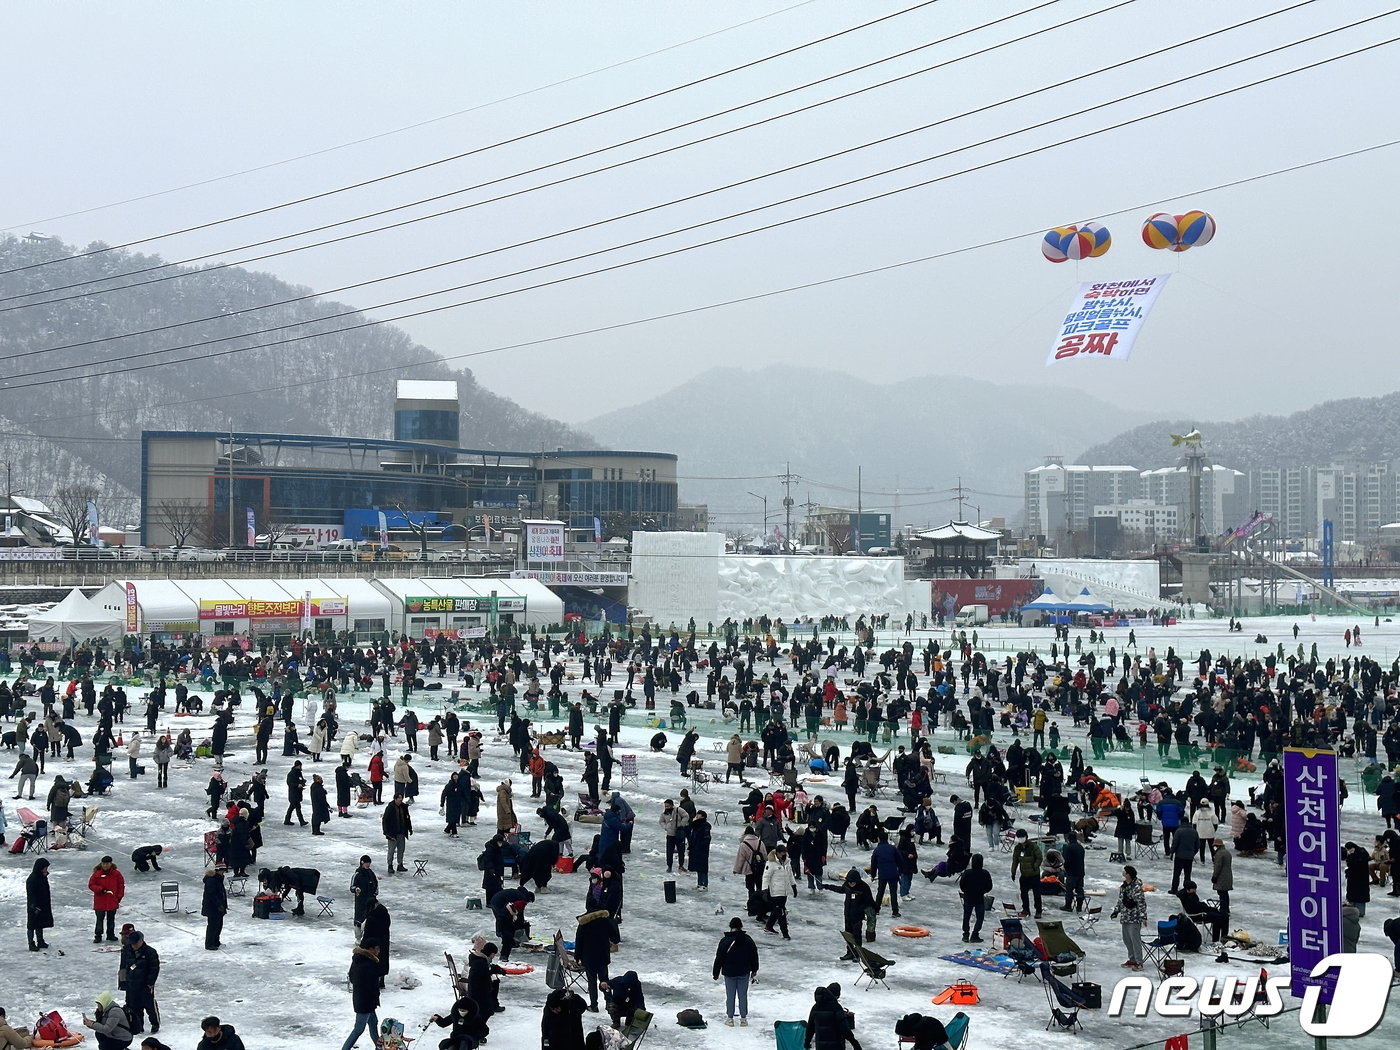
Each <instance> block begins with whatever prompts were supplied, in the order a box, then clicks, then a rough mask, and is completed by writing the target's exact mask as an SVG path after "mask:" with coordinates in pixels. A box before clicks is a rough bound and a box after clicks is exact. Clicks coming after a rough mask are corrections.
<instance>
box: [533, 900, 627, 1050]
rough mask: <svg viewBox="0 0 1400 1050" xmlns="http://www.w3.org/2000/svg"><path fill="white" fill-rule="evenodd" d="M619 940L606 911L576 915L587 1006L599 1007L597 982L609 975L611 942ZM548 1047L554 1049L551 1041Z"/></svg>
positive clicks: (577, 947) (578, 955) (576, 950)
mask: <svg viewBox="0 0 1400 1050" xmlns="http://www.w3.org/2000/svg"><path fill="white" fill-rule="evenodd" d="M621 940H622V935H621V934H619V933H618V932H617V923H615V922H613V920H612V916H611V915H609V914H608V913H607V912H606V911H603V910H602V909H599V910H598V911H590V912H586V913H585V914H583V915H580V916H579V918H578V931H577V932H576V933H575V934H574V958H575V959H577V960H578V964H579V965H580V966H582V967H583V970H584V972H585V973H586V974H588V1002H589V1006H588V1008H589V1009H590V1010H593V1011H595V1012H596V1011H597V1009H598V982H599V981H607V979H608V961H609V958H610V956H611V954H612V946H613V945H614V944H617V943H619V942H620V941H621ZM550 1050H555V1048H554V1044H552V1043H551V1044H550Z"/></svg>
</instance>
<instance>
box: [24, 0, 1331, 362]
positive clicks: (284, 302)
mask: <svg viewBox="0 0 1400 1050" xmlns="http://www.w3.org/2000/svg"><path fill="white" fill-rule="evenodd" d="M1131 2H1133V0H1121V2H1119V3H1117V4H1113V5H1111V6H1109V7H1106V8H1101V9H1099V10H1098V11H1094V12H1090V13H1089V14H1088V15H1081V16H1078V17H1076V18H1073V19H1070V20H1069V21H1068V22H1062V23H1059V24H1057V25H1055V26H1051V27H1048V29H1047V30H1037V31H1036V32H1033V33H1027V34H1024V35H1022V36H1020V37H1014V38H1012V39H1010V40H1006V41H1002V42H1001V43H998V44H994V45H991V46H989V47H987V48H983V49H982V50H980V51H976V52H972V53H971V54H969V55H965V56H960V57H959V58H956V59H951V60H948V61H945V62H941V63H937V64H935V65H933V66H928V67H925V68H924V69H921V70H915V71H914V72H912V73H909V74H904V75H902V76H899V77H895V78H892V79H890V80H886V81H883V82H881V83H878V84H874V85H870V86H868V87H865V88H860V89H858V90H856V91H853V92H848V93H847V94H845V95H841V96H837V98H836V99H829V100H825V101H823V102H817V103H813V104H812V105H810V106H806V107H801V108H799V109H795V110H789V111H787V112H785V113H780V114H777V115H775V116H772V117H768V118H764V119H763V120H759V121H755V122H753V123H750V124H747V125H742V126H740V127H738V128H732V129H730V130H728V131H724V132H718V133H716V134H714V135H711V136H708V137H706V138H702V139H698V140H692V141H691V142H689V143H681V144H678V145H676V146H672V147H668V148H666V149H663V150H660V151H657V152H656V153H652V154H646V155H643V156H641V157H637V158H633V159H632V160H628V161H621V162H618V163H616V164H613V165H609V166H607V167H604V168H596V169H594V170H593V171H590V172H583V173H580V174H579V175H578V176H570V177H568V178H564V179H559V180H555V181H554V182H547V183H543V184H541V185H539V186H534V187H528V188H526V189H522V190H516V191H514V192H512V193H507V194H504V195H502V196H499V197H493V198H489V199H487V200H484V201H478V202H474V203H472V204H468V205H462V206H461V207H459V208H453V209H449V210H448V211H445V212H437V213H434V214H432V215H427V216H420V217H418V218H414V219H409V220H405V221H404V222H400V223H395V224H393V226H390V227H379V228H377V229H374V230H366V231H360V232H358V233H353V234H347V235H344V236H342V237H337V238H333V239H332V240H329V241H321V242H317V243H315V244H311V245H304V246H302V247H300V248H290V249H286V250H284V251H279V252H271V253H268V254H267V255H262V256H257V257H254V258H251V259H243V260H239V261H237V262H229V263H220V264H218V265H216V266H209V267H205V268H204V269H201V270H192V271H187V272H185V273H178V274H169V275H166V276H163V277H158V278H154V279H152V280H151V281H146V282H140V283H138V284H134V285H120V286H117V287H115V288H105V289H96V290H95V291H93V292H91V293H84V294H78V295H71V296H63V297H59V298H54V299H45V300H41V301H39V302H29V303H20V304H18V305H14V306H4V305H2V304H4V303H7V302H13V301H14V300H18V299H26V298H29V297H30V296H32V295H36V294H47V291H63V290H66V289H67V288H74V287H83V286H86V285H92V284H101V283H103V282H104V281H107V280H111V279H113V278H112V277H102V278H96V279H93V280H90V281H83V282H78V283H77V284H74V285H65V286H61V287H58V288H53V289H49V290H47V291H46V292H37V293H36V292H25V293H20V294H18V295H13V296H9V297H5V298H0V313H8V312H10V311H13V310H20V309H30V308H33V307H37V306H47V305H50V304H54V303H64V302H70V301H72V300H76V299H85V298H88V297H90V295H105V294H108V293H109V292H117V291H123V290H125V289H127V288H133V287H134V288H146V287H148V286H149V285H151V284H155V283H158V282H161V281H169V280H178V279H180V278H182V277H187V276H200V275H204V274H208V273H211V272H214V271H217V270H220V269H225V268H228V267H232V266H239V265H243V264H245V263H249V262H258V261H262V260H265V259H268V258H273V257H276V256H281V255H286V254H291V253H292V252H296V251H300V250H302V248H313V247H318V246H321V245H324V244H329V243H338V242H340V241H345V240H351V239H354V238H356V237H360V236H365V235H367V234H371V233H376V232H381V231H382V230H384V229H391V228H396V227H401V226H405V225H409V224H411V223H414V222H419V221H426V220H428V219H432V218H438V217H441V216H443V215H446V214H451V213H453V212H458V211H462V210H465V209H468V208H474V207H477V206H479V205H482V204H492V203H497V202H499V201H502V200H506V199H509V198H512V197H516V196H519V195H522V194H527V193H532V192H534V191H535V190H537V189H544V188H548V187H552V186H557V185H560V184H562V183H565V182H568V181H570V180H571V179H573V178H579V177H586V176H588V175H592V174H596V173H598V172H600V171H608V170H611V169H613V168H618V167H623V166H625V165H627V164H630V163H633V162H634V161H636V160H645V159H648V158H649V157H655V156H659V155H660V154H662V153H669V152H672V151H674V150H678V149H684V148H686V147H688V146H691V145H695V144H696V143H698V142H707V141H710V140H712V139H715V138H720V137H723V136H725V135H729V134H733V133H735V132H739V131H744V130H748V129H751V128H753V127H757V126H759V125H761V124H766V123H768V122H770V121H773V120H779V119H783V118H784V117H787V116H791V115H793V114H795V113H801V112H805V111H806V110H808V109H813V108H816V107H817V106H822V105H827V104H828V103H830V102H834V101H839V100H841V99H845V98H849V97H852V96H853V95H857V94H860V93H861V92H863V91H867V90H873V89H875V88H879V87H883V86H886V85H888V84H891V83H895V82H897V81H900V80H904V79H907V78H908V77H910V76H917V75H920V74H922V73H925V72H929V71H930V70H935V69H939V68H942V67H944V66H947V65H951V64H953V63H955V62H959V61H962V60H964V59H965V58H971V57H975V56H978V55H982V54H985V53H987V52H989V51H993V50H996V49H998V48H1000V47H1004V46H1007V45H1008V44H1012V43H1019V42H1022V41H1024V40H1027V39H1030V38H1031V37H1034V36H1038V35H1040V33H1042V32H1045V31H1050V30H1054V29H1060V28H1063V27H1064V26H1066V25H1069V24H1071V23H1073V22H1077V21H1081V20H1082V19H1084V18H1089V17H1094V16H1096V15H1100V14H1104V13H1106V12H1108V11H1112V10H1115V9H1116V8H1118V7H1123V6H1126V5H1127V4H1128V3H1131ZM1314 2H1316V0H1301V2H1300V3H1298V4H1295V5H1294V7H1300V6H1304V5H1305V4H1309V3H1314ZM1293 9H1294V8H1285V9H1283V11H1289V10H1293ZM1279 13H1282V11H1276V12H1271V13H1269V14H1267V15H1260V16H1257V17H1256V18H1253V19H1249V20H1248V21H1246V22H1240V23H1236V24H1235V25H1232V26H1227V27H1225V28H1224V29H1220V30H1216V31H1213V32H1211V33H1206V34H1202V35H1199V36H1196V37H1192V38H1190V39H1188V40H1183V41H1180V42H1178V43H1176V44H1171V45H1169V46H1166V47H1162V48H1159V49H1158V50H1156V51H1150V52H1147V53H1146V54H1142V55H1138V56H1136V57H1134V58H1131V59H1125V60H1123V61H1120V62H1116V63H1113V64H1112V65H1108V66H1104V67H1101V68H1099V69H1096V70H1093V71H1091V72H1088V73H1080V74H1076V75H1074V76H1071V77H1068V78H1065V79H1063V80H1060V81H1057V82H1055V83H1052V84H1047V85H1044V86H1041V87H1038V88H1035V89H1033V90H1030V91H1026V92H1023V93H1021V94H1019V95H1013V96H1010V97H1008V98H1004V99H1001V100H999V101H997V102H993V103H989V104H987V105H985V106H981V107H978V108H977V109H973V110H968V111H964V112H962V113H958V114H954V115H952V116H949V117H944V118H942V119H940V120H937V121H934V122H932V123H929V124H924V125H920V126H918V127H915V128H911V129H908V130H906V131H902V132H897V133H895V134H892V135H888V136H885V137H883V138H879V139H875V140H873V141H870V142H865V143H861V144H859V145H856V146H852V147H848V148H846V149H843V150H839V151H837V152H835V153H829V154H825V155H823V156H820V157H815V158H811V159H809V160H806V161H802V162H800V163H797V164H792V165H789V166H787V167H784V168H778V169H775V170H772V171H768V172H765V173H763V174H760V175H755V176H752V177H750V178H747V179H743V180H739V181H736V182H731V183H727V184H725V185H722V186H718V187H714V188H712V189H709V190H704V191H700V192H697V193H694V194H690V195H688V196H685V197H680V198H676V199H673V200H670V201H664V202H662V203H660V204H654V205H650V206H648V207H645V208H640V209H637V210H634V211H631V212H627V213H623V214H621V215H614V216H611V217H609V218H606V219H599V220H595V221H593V222H590V223H586V224H584V225H581V226H576V227H572V228H570V229H565V230H559V231H555V232H554V233H550V234H544V235H541V236H539V237H535V238H532V239H530V240H526V241H520V242H516V243H514V244H509V245H504V246H501V247H498V248H493V249H489V250H487V251H483V252H477V253H474V254H472V255H467V256H459V257H457V258H455V259H448V260H445V261H442V262H438V263H432V264H429V265H427V266H423V267H418V268H415V269H412V270H405V271H400V272H398V273H395V274H390V275H388V276H387V277H377V278H373V279H370V280H365V281H360V282H356V283H353V284H347V285H340V286H338V287H335V288H328V289H323V290H321V291H317V292H309V293H307V294H305V295H300V296H293V297H291V298H287V299H280V300H274V301H272V302H267V303H262V304H259V305H256V306H249V307H244V308H242V309H239V310H230V311H227V312H224V313H221V314H217V315H212V316H206V317H199V318H191V319H190V320H186V321H178V322H172V323H170V324H167V325H161V326H158V327H156V328H148V329H140V330H137V331H134V332H125V333H119V334H116V335H109V336H100V337H98V338H95V339H88V340H82V341H79V342H73V343H64V344H60V345H58V346H52V347H40V348H36V349H34V350H29V351H25V352H24V353H22V354H15V355H11V359H18V358H21V357H31V356H35V355H38V354H43V353H49V352H52V351H58V350H71V349H77V348H81V347H85V346H95V345H99V344H103V343H107V342H112V341H115V340H119V339H128V338H134V337H136V336H143V335H154V334H159V333H161V332H169V331H174V330H176V329H179V328H185V327H189V326H191V325H198V324H205V323H208V322H211V321H226V320H227V319H228V318H230V317H238V316H243V315H246V314H251V313H257V312H260V311H262V310H268V309H273V308H276V307H281V306H290V305H294V304H296V303H301V302H308V301H311V300H313V299H317V298H321V297H324V296H329V295H336V294H339V293H342V292H346V291H351V290H354V289H357V288H364V287H368V286H371V285H375V284H381V283H384V282H387V281H393V280H397V279H401V278H403V277H408V276H416V275H420V274H423V273H427V272H430V271H432V270H437V269H442V268H445V267H449V266H455V265H459V264H461V263H464V262H470V261H474V260H477V259H481V258H486V257H489V256H491V255H495V254H498V253H500V252H505V251H509V250H512V249H515V248H521V247H526V246H529V245H533V244H539V243H542V242H544V241H548V240H551V239H553V238H555V237H563V236H567V235H570V234H573V233H578V232H582V231H586V230H590V229H594V228H597V227H601V226H603V225H606V224H607V223H610V222H617V221H621V220H624V219H630V218H635V217H637V216H639V215H644V214H647V213H649V212H654V211H659V210H661V209H663V208H667V207H671V206H673V205H677V204H684V203H689V202H692V201H695V200H698V199H700V198H702V197H705V196H709V195H712V194H716V193H721V192H724V191H726V190H730V189H735V188H738V187H740V186H745V185H748V184H751V183H755V182H759V181H761V180H763V179H766V178H771V177H773V176H776V175H784V174H788V173H790V172H793V171H796V170H799V169H801V168H805V167H809V166H812V165H815V164H820V163H823V162H825V161H828V160H832V159H835V158H838V157H841V156H845V155H848V154H850V153H854V152H856V151H858V150H861V149H867V148H870V147H873V146H878V145H885V144H888V143H889V142H892V141H895V140H896V139H900V138H904V137H907V136H909V135H914V134H919V133H921V132H925V131H929V130H931V129H933V128H935V127H939V126H941V125H943V124H947V123H951V122H953V121H956V120H959V119H962V118H964V117H968V116H975V115H979V114H982V113H985V112H988V111H990V110H992V109H995V108H998V107H1000V106H1004V105H1009V104H1011V103H1014V102H1018V101H1022V100H1024V99H1026V98H1030V97H1032V96H1035V95H1039V94H1043V93H1045V92H1047V91H1050V90H1054V89H1056V88H1060V87H1063V86H1065V85H1067V84H1071V83H1078V82H1080V81H1082V80H1085V79H1087V78H1089V77H1092V76H1097V75H1099V74H1101V73H1106V72H1110V71H1112V70H1115V69H1118V68H1121V67H1123V66H1127V65H1130V64H1132V63H1134V62H1140V61H1145V60H1147V59H1150V58H1155V57H1158V56H1160V55H1162V54H1164V53H1166V52H1169V51H1172V50H1175V49H1177V48H1181V47H1186V46H1188V45H1190V44H1194V43H1199V42H1200V41H1201V40H1204V39H1207V38H1209V37H1212V36H1216V35H1219V34H1220V33H1224V32H1230V31H1232V30H1234V29H1238V28H1240V27H1241V26H1244V25H1248V24H1251V23H1253V22H1257V21H1260V20H1262V19H1264V18H1270V17H1273V16H1274V15H1275V14H1279ZM987 24H991V23H987ZM976 28H985V26H979V27H976ZM1347 28H1351V26H1343V27H1340V28H1339V29H1335V30H1330V31H1329V32H1340V31H1342V30H1343V29H1347ZM1323 35H1326V34H1323ZM1311 39H1312V38H1305V39H1304V40H1301V41H1295V42H1294V44H1293V45H1285V46H1296V44H1298V43H1306V42H1308V41H1309V40H1311ZM1268 53H1270V52H1264V53H1263V54H1268ZM1254 57H1261V56H1259V55H1256V56H1254ZM1241 61H1248V60H1247V59H1246V60H1241ZM1221 68H1223V67H1221ZM1216 71H1217V70H1215V69H1212V70H1206V71H1205V73H1212V72H1216ZM1196 75H1204V73H1203V74H1196ZM1183 79H1191V78H1190V77H1186V78H1183ZM1173 83H1175V82H1172V83H1168V84H1164V85H1159V86H1158V87H1157V88H1153V89H1147V90H1149V91H1150V90H1161V89H1162V88H1164V87H1170V86H1172V84H1173ZM1143 93H1145V92H1143ZM774 97H775V96H774ZM1132 97H1135V96H1132V95H1130V96H1125V97H1124V98H1122V99H1119V100H1118V101H1125V100H1126V99H1127V98H1132ZM765 101H766V100H765ZM1108 104H1110V103H1104V104H1103V105H1108ZM1077 115H1079V114H1077V113H1076V114H1069V116H1077ZM702 119H704V118H702ZM1057 119H1068V117H1066V118H1057ZM1021 130H1022V131H1025V130H1032V129H1021ZM983 144H984V143H976V144H975V145H983ZM607 148H610V147H604V149H607ZM964 148H972V147H964ZM954 152H955V151H954ZM949 155H951V153H945V154H941V155H938V156H949ZM938 156H935V157H931V158H926V159H925V161H921V162H920V163H924V162H927V161H928V160H933V159H938ZM894 170H898V169H894ZM878 174H885V173H883V172H882V173H878ZM508 177H509V176H508ZM868 177H870V178H874V177H877V176H868ZM482 185H487V184H482ZM814 192H817V191H814ZM809 195H810V194H809ZM791 199H795V198H790V200H791ZM778 203H788V202H787V201H782V202H778ZM348 221H353V220H348ZM716 221H722V220H716ZM631 243H633V244H635V243H638V242H631ZM628 246H630V245H623V246H622V247H628ZM216 254H217V253H216ZM186 261H188V260H186ZM568 261H573V260H568ZM176 265H184V263H183V262H181V263H165V264H161V265H159V266H153V267H149V268H148V270H147V271H139V270H138V271H131V272H132V273H142V272H148V271H154V270H160V269H164V268H165V267H167V266H176ZM116 276H121V275H116ZM510 276H515V275H510ZM474 283H475V284H480V283H485V281H484V280H483V281H479V282H474ZM472 286H473V285H457V286H453V287H450V288H446V289H441V290H440V292H439V293H427V294H445V293H446V292H448V291H460V290H462V289H463V288H465V287H472ZM405 301H406V300H395V301H392V302H389V303H380V304H376V305H373V306H367V307H360V308H358V309H356V310H350V311H345V312H343V313H341V314H339V315H326V316H323V317H321V318H317V320H326V319H329V318H331V317H336V316H349V315H352V314H355V313H361V312H363V311H365V310H378V309H383V308H385V307H387V306H395V305H402V303H403V302H405ZM297 323H301V322H297ZM287 327H290V325H284V326H281V327H277V328H269V329H257V330H254V331H253V332H251V333H244V335H248V334H252V335H260V334H267V333H269V332H273V331H281V330H284V329H285V328H287ZM239 337H240V336H237V335H235V336H226V337H223V338H224V339H235V338H239ZM186 345H196V346H198V345H206V344H204V343H196V344H186ZM170 349H171V350H173V349H179V347H175V348H170ZM74 367H80V366H74Z"/></svg>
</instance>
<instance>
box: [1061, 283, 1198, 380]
mask: <svg viewBox="0 0 1400 1050" xmlns="http://www.w3.org/2000/svg"><path fill="white" fill-rule="evenodd" d="M1170 276H1171V275H1170V274H1165V273H1164V274H1158V275H1157V276H1155V277H1139V278H1137V279H1136V280H1128V281H1085V282H1084V283H1083V284H1081V285H1080V286H1079V295H1078V296H1076V297H1075V300H1074V302H1073V303H1072V304H1071V305H1070V308H1069V311H1068V312H1067V313H1066V314H1065V316H1064V320H1063V321H1062V322H1061V323H1060V333H1059V335H1057V336H1056V337H1055V342H1054V344H1053V345H1052V346H1051V347H1050V356H1049V357H1047V358H1046V359H1045V363H1046V364H1047V365H1053V364H1054V363H1055V362H1056V361H1069V360H1072V359H1075V358H1105V357H1111V358H1113V359H1114V360H1117V361H1126V360H1127V359H1128V355H1129V354H1130V353H1132V350H1133V340H1135V339H1136V338H1137V334H1138V332H1139V331H1140V330H1141V328H1142V323H1143V321H1145V320H1147V314H1148V312H1149V311H1150V310H1151V309H1152V304H1153V303H1155V302H1156V301H1157V296H1158V294H1159V293H1160V292H1161V291H1162V286H1163V285H1165V284H1166V283H1167V278H1168V277H1170Z"/></svg>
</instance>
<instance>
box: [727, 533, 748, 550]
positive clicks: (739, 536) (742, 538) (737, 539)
mask: <svg viewBox="0 0 1400 1050" xmlns="http://www.w3.org/2000/svg"><path fill="white" fill-rule="evenodd" d="M724 538H725V539H727V540H728V541H729V545H730V546H731V547H733V548H734V549H735V550H736V551H737V550H739V549H740V548H741V547H743V546H744V544H746V543H751V542H753V532H752V530H750V529H743V528H736V529H729V530H727V531H726V532H725V534H724Z"/></svg>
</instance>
